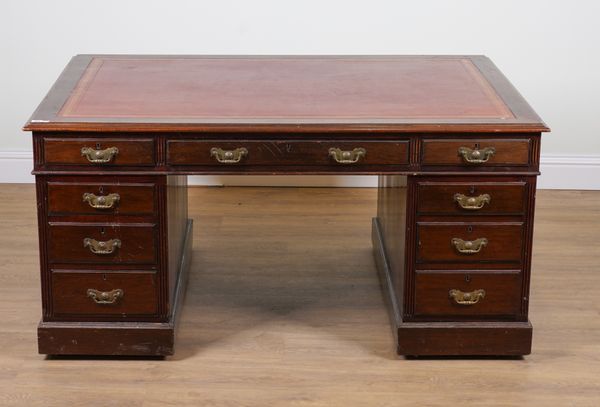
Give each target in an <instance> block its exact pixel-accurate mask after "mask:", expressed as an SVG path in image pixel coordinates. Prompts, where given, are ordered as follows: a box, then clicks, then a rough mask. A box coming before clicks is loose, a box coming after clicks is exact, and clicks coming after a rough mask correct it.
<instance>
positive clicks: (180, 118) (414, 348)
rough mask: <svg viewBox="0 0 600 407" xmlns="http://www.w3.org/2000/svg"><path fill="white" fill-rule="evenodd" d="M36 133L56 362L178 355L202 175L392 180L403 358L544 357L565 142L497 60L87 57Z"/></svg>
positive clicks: (391, 234)
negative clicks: (541, 219)
mask: <svg viewBox="0 0 600 407" xmlns="http://www.w3.org/2000/svg"><path fill="white" fill-rule="evenodd" d="M24 130H26V131H32V132H33V147H34V170H33V173H34V174H35V176H36V188H37V208H38V222H39V243H40V265H41V281H42V306H43V315H42V320H41V322H40V324H39V327H38V337H39V351H40V353H43V354H60V355H65V354H81V355H171V354H172V353H173V349H174V342H175V339H174V338H175V326H176V322H177V314H178V312H179V311H180V309H181V303H182V298H183V295H184V291H185V281H186V274H187V273H186V269H187V268H189V265H190V253H191V247H192V233H191V229H192V222H191V221H190V220H189V219H188V216H187V195H186V176H187V175H189V174H277V175H286V174H329V175H330V174H338V175H346V174H366V175H378V176H379V198H378V209H377V217H376V218H374V219H373V234H372V235H373V248H374V254H375V259H376V264H377V267H378V269H379V274H380V278H381V281H382V287H383V290H384V295H385V297H386V300H387V302H388V304H389V310H390V315H391V321H392V327H393V330H394V333H395V335H396V339H397V346H398V353H399V354H402V355H525V354H529V353H530V351H531V335H532V328H531V324H530V323H529V320H528V304H529V275H530V269H531V250H532V232H533V213H534V207H535V188H536V187H535V185H536V177H537V175H538V174H539V172H538V169H539V152H540V135H541V133H542V132H546V131H549V129H548V128H547V127H546V125H544V123H543V122H542V121H541V120H540V118H539V117H538V116H537V115H536V114H535V112H534V111H533V110H532V109H531V108H530V107H529V105H528V104H527V103H526V102H525V100H524V99H523V98H522V97H521V96H520V95H519V93H518V92H517V91H516V90H515V89H514V88H513V86H512V85H511V84H510V83H509V82H508V81H507V79H506V78H505V77H504V76H503V75H502V74H501V73H500V72H499V71H498V69H497V68H496V67H495V66H494V65H493V64H492V62H491V61H490V60H489V59H487V58H486V57H483V56H361V57H358V56H331V57H323V56H280V57H274V56H261V57H247V56H232V57H224V56H136V55H131V56H127V55H118V56H117V55H79V56H76V57H74V58H73V59H72V60H71V62H70V63H69V64H68V65H67V67H66V69H65V70H64V72H63V73H62V74H61V76H60V77H59V78H58V80H57V82H56V84H55V85H54V87H53V88H52V89H51V90H50V92H49V93H48V95H47V96H46V98H45V99H44V100H43V102H42V103H41V105H40V106H39V108H38V109H37V110H36V112H35V113H34V114H33V116H32V118H31V119H30V120H29V122H28V123H27V124H26V125H25V127H24ZM340 254H341V253H340ZM374 278H375V276H374Z"/></svg>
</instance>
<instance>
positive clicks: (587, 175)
mask: <svg viewBox="0 0 600 407" xmlns="http://www.w3.org/2000/svg"><path fill="white" fill-rule="evenodd" d="M32 161H33V158H32V153H31V152H30V151H0V183H31V182H34V177H33V176H32V175H31V167H32ZM541 172H542V175H541V176H540V178H539V179H538V188H539V189H585V190H600V155H562V154H543V155H542V157H541ZM189 184H190V185H211V186H215V185H217V186H221V185H228V186H286V187H355V188H356V187H358V188H362V187H376V186H377V177H374V176H359V175H348V176H333V175H318V176H316V175H309V176H303V175H290V176H286V177H278V176H268V175H244V176H237V175H224V176H216V175H211V176H190V177H189Z"/></svg>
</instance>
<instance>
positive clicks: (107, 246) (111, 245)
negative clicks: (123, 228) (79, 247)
mask: <svg viewBox="0 0 600 407" xmlns="http://www.w3.org/2000/svg"><path fill="white" fill-rule="evenodd" d="M83 247H89V249H90V251H91V252H92V253H94V254H112V253H113V252H114V251H115V250H116V249H117V248H120V247H121V240H119V239H110V240H107V241H105V242H102V241H99V240H96V239H92V238H91V237H86V238H85V239H83Z"/></svg>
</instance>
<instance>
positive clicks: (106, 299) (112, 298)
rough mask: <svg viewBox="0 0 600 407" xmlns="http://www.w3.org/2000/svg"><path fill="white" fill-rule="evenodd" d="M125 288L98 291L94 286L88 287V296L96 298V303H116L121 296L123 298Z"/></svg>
mask: <svg viewBox="0 0 600 407" xmlns="http://www.w3.org/2000/svg"><path fill="white" fill-rule="evenodd" d="M123 294H125V293H124V292H123V290H121V289H120V288H117V289H115V290H111V291H98V290H95V289H93V288H88V290H87V296H88V298H91V299H92V300H94V302H95V303H96V304H115V303H116V302H117V301H118V300H119V298H123Z"/></svg>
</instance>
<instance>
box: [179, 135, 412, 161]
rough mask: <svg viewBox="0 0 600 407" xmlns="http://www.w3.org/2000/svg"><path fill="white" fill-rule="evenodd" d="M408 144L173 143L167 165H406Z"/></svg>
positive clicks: (269, 141)
mask: <svg viewBox="0 0 600 407" xmlns="http://www.w3.org/2000/svg"><path fill="white" fill-rule="evenodd" d="M407 163H408V141H384V140H382V141H361V140H356V141H348V140H344V141H335V142H334V141H327V142H325V141H277V140H262V141H260V140H251V141H236V142H232V141H226V140H210V141H206V140H172V141H169V142H168V144H167V164H169V165H188V166H193V165H202V166H252V165H257V166H273V165H295V166H369V165H406V164H407Z"/></svg>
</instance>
